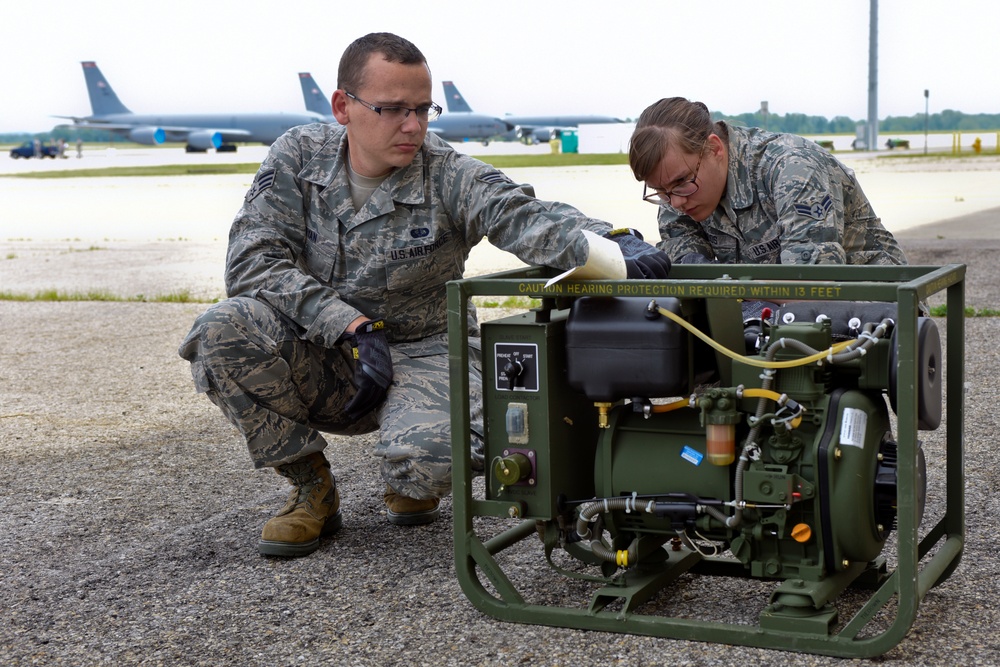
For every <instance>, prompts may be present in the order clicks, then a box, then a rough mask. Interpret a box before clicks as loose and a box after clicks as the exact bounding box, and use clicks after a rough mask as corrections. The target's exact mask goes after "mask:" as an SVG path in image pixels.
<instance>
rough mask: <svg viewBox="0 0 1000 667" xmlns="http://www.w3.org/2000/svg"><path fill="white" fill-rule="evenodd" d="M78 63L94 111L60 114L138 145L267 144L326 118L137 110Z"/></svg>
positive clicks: (92, 66) (89, 65)
mask: <svg viewBox="0 0 1000 667" xmlns="http://www.w3.org/2000/svg"><path fill="white" fill-rule="evenodd" d="M81 64H82V65H83V76H84V79H85V80H86V82H87V92H88V93H89V95H90V106H91V111H92V112H93V113H92V115H90V116H59V117H60V118H69V119H71V120H72V121H73V123H74V124H75V125H76V126H77V127H86V128H91V129H95V130H109V131H111V132H114V133H116V134H120V135H123V136H126V137H128V138H129V139H130V140H132V141H134V142H136V143H139V144H146V145H155V144H162V143H163V142H165V141H183V142H185V143H186V144H187V150H188V152H203V151H206V150H208V149H210V148H215V149H217V150H219V151H235V150H236V146H235V145H234V142H242V143H257V142H260V143H262V144H271V143H273V142H274V140H275V139H277V138H278V137H280V136H281V135H282V134H284V133H285V131H286V130H288V129H289V128H292V127H295V126H297V125H305V124H307V123H319V122H324V121H325V119H324V118H323V117H322V116H320V115H319V114H315V113H311V112H307V113H288V112H272V113H264V112H261V113H246V112H239V113H229V114H226V113H211V114H206V113H202V114H198V113H184V114H136V113H132V112H131V111H130V110H129V109H128V107H126V106H125V105H124V104H122V103H121V101H120V100H119V99H118V96H117V95H116V94H115V91H114V90H113V89H112V88H111V85H110V84H109V83H108V81H107V79H105V78H104V75H103V74H101V70H100V69H99V68H98V67H97V63H95V62H93V61H84V62H82V63H81Z"/></svg>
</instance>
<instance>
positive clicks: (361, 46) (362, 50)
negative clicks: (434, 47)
mask: <svg viewBox="0 0 1000 667" xmlns="http://www.w3.org/2000/svg"><path fill="white" fill-rule="evenodd" d="M373 53H380V54H382V57H383V58H385V59H386V60H388V61H389V62H391V63H399V64H401V65H426V64H427V59H426V58H424V54H423V53H421V52H420V49H418V48H417V47H416V45H414V44H413V42H411V41H409V40H406V39H403V38H402V37H400V36H399V35H394V34H392V33H391V32H372V33H369V34H367V35H365V36H364V37H359V38H358V39H356V40H354V41H353V42H351V45H350V46H348V47H347V49H345V50H344V55H343V56H341V57H340V68H339V69H338V70H337V88H340V89H341V90H346V91H348V92H351V93H354V92H356V91H359V90H361V89H362V88H363V87H364V85H365V74H366V72H365V66H366V65H367V64H368V60H369V58H370V57H371V55H372V54H373Z"/></svg>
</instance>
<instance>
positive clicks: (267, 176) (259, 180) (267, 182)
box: [246, 169, 275, 202]
mask: <svg viewBox="0 0 1000 667" xmlns="http://www.w3.org/2000/svg"><path fill="white" fill-rule="evenodd" d="M274 172H275V170H274V169H268V170H267V171H261V172H258V173H257V176H256V178H254V179H253V185H251V186H250V189H249V190H247V196H246V200H247V201H248V202H249V201H253V199H254V198H255V197H256V196H257V195H259V194H260V193H262V192H264V190H267V189H268V188H269V187H271V186H272V185H274Z"/></svg>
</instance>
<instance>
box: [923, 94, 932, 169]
mask: <svg viewBox="0 0 1000 667" xmlns="http://www.w3.org/2000/svg"><path fill="white" fill-rule="evenodd" d="M930 108H931V91H930V90H928V89H926V88H924V155H927V129H928V127H929V126H930V122H931V120H930V119H931V116H930Z"/></svg>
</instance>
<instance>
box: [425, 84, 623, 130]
mask: <svg viewBox="0 0 1000 667" xmlns="http://www.w3.org/2000/svg"><path fill="white" fill-rule="evenodd" d="M442 85H443V86H444V99H445V105H446V106H447V107H448V111H450V112H453V113H457V112H463V113H464V112H470V113H471V112H472V107H470V106H469V103H468V102H466V101H465V98H464V97H462V93H460V92H458V88H457V87H455V84H454V82H452V81H443V82H442ZM501 120H503V122H504V123H507V124H508V125H512V126H513V127H512V128H511V131H510V132H509V133H508V134H506V135H505V136H504V138H505V139H509V140H515V139H520V140H521V141H523V142H525V143H528V144H532V143H535V142H536V141H541V142H544V141H548V140H549V139H551V138H552V133H553V132H557V131H561V130H564V129H573V128H577V127H579V126H580V125H584V124H587V123H624V122H625V121H624V120H622V119H621V118H615V117H613V116H594V115H580V114H568V115H560V116H514V115H505V116H504V117H503V118H502V119H501ZM556 136H558V135H556Z"/></svg>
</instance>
